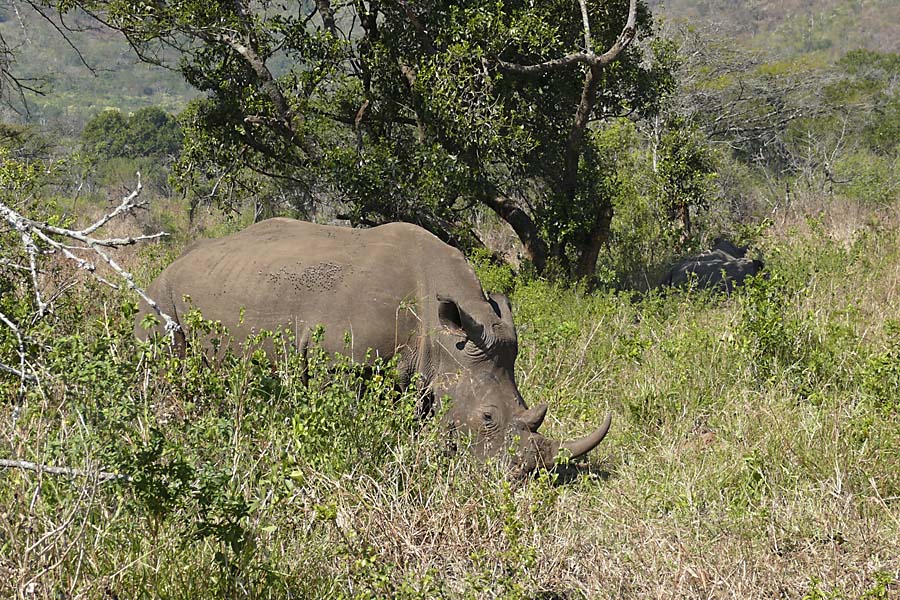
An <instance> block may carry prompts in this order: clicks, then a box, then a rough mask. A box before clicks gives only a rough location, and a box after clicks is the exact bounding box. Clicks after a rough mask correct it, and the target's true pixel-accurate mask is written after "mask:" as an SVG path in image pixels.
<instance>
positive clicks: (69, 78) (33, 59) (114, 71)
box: [0, 5, 196, 133]
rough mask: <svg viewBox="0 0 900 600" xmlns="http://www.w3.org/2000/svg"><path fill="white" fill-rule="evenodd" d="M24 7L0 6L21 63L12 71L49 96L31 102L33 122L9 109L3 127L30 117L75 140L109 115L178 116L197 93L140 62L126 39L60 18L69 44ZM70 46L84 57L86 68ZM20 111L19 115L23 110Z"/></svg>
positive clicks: (1, 29)
mask: <svg viewBox="0 0 900 600" xmlns="http://www.w3.org/2000/svg"><path fill="white" fill-rule="evenodd" d="M18 8H19V10H18V11H17V10H15V5H6V6H3V7H0V35H2V36H3V39H4V40H5V41H6V43H7V45H8V46H9V47H10V48H11V50H12V52H13V54H14V57H15V62H14V64H13V65H12V67H11V69H12V72H13V73H14V74H15V75H16V77H18V78H20V79H32V80H35V81H30V82H29V85H37V84H38V83H39V82H44V85H43V90H44V92H45V95H43V96H34V95H31V94H29V95H28V98H27V104H28V114H27V115H21V114H19V115H16V114H15V112H14V111H12V110H10V109H9V108H4V110H3V113H2V115H0V119H2V120H5V121H20V120H22V119H23V118H27V119H28V120H29V121H30V122H33V123H39V124H43V125H45V126H50V127H52V128H54V129H58V130H61V131H62V132H64V133H69V132H75V133H77V132H80V130H81V128H82V126H83V124H84V122H85V121H86V120H87V119H89V118H90V117H91V116H93V115H94V114H96V113H98V112H100V111H102V110H103V109H104V108H107V107H114V108H118V109H120V110H122V111H124V112H132V111H134V110H136V109H138V108H142V107H145V106H160V107H162V108H164V109H166V110H169V111H177V110H180V108H181V107H183V106H184V104H185V103H186V102H187V100H188V99H189V98H191V97H192V96H193V95H194V94H195V93H196V92H194V91H193V90H192V89H191V88H190V86H188V85H187V84H186V83H184V81H183V80H182V79H181V76H180V75H179V74H178V73H173V72H171V71H168V70H165V69H162V68H158V67H152V66H149V65H146V64H143V63H141V62H140V61H138V59H137V58H136V57H135V55H134V53H133V52H132V51H131V48H130V47H129V46H128V44H127V43H126V42H125V40H124V38H123V37H122V36H121V35H119V34H117V33H115V32H113V31H111V30H109V29H106V28H103V27H102V26H100V25H99V24H98V23H97V22H96V21H94V20H92V19H90V18H89V17H87V16H81V17H76V18H70V17H67V18H66V20H65V21H64V22H62V23H60V22H59V21H58V17H55V20H56V22H57V25H58V26H59V27H60V28H61V29H63V30H64V31H65V32H66V37H68V39H69V40H70V41H71V42H72V44H71V45H70V44H69V43H67V42H66V39H65V38H64V37H63V36H62V35H61V34H60V32H59V31H58V30H57V29H56V28H54V26H53V25H51V24H50V22H48V21H47V20H46V19H45V18H43V17H41V16H40V15H39V14H37V13H36V12H34V11H33V10H32V9H30V8H29V7H28V6H27V5H21V6H19V7H18ZM66 28H67V29H66ZM72 46H74V47H76V48H77V49H78V50H79V51H80V52H81V55H82V57H83V58H84V60H83V61H82V59H81V58H79V56H78V53H77V52H76V51H75V50H73V47H72ZM85 63H86V64H87V65H89V66H90V68H88V66H85ZM91 69H93V72H92V70H91ZM16 108H17V109H19V110H20V111H21V110H22V108H23V107H22V106H19V105H17V106H16Z"/></svg>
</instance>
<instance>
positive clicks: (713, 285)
mask: <svg viewBox="0 0 900 600" xmlns="http://www.w3.org/2000/svg"><path fill="white" fill-rule="evenodd" d="M746 254H747V248H742V247H739V246H735V245H734V244H733V243H731V242H730V241H728V240H725V239H722V238H717V239H716V240H715V244H714V245H713V247H712V249H711V250H708V251H706V252H701V253H700V254H698V255H697V256H691V257H688V258H684V259H682V260H681V261H679V262H678V263H676V264H675V265H674V266H673V267H672V268H671V269H669V271H668V272H667V273H666V276H665V277H664V278H663V281H662V285H670V286H680V285H687V284H692V285H696V286H697V287H699V288H701V289H716V290H720V291H731V290H732V288H734V286H737V285H741V284H743V283H744V280H745V279H747V277H750V276H751V275H756V274H758V273H760V272H761V271H762V270H763V267H764V266H765V265H764V263H763V262H762V261H761V260H755V259H749V258H746Z"/></svg>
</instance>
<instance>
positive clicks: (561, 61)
mask: <svg viewBox="0 0 900 600" xmlns="http://www.w3.org/2000/svg"><path fill="white" fill-rule="evenodd" d="M581 7H582V17H583V18H584V24H585V29H584V39H585V44H586V45H587V48H586V49H585V51H584V52H573V53H571V54H567V55H566V56H563V57H561V58H554V59H551V60H547V61H544V62H542V63H538V64H535V65H520V64H516V63H511V62H506V61H503V60H501V61H498V63H497V64H498V65H499V66H500V68H501V69H503V70H505V71H509V72H511V73H518V74H519V75H543V74H544V73H550V72H553V71H561V70H563V69H568V68H569V67H571V66H573V65H576V64H584V65H588V66H589V67H598V68H603V67H605V66H606V65H608V64H609V63H611V62H612V61H614V60H616V59H617V58H618V57H619V54H621V53H622V51H623V50H624V49H625V48H627V47H628V46H629V44H631V42H632V41H633V40H634V34H635V31H636V30H635V22H636V19H637V0H631V2H630V3H629V5H628V20H627V21H626V22H625V27H623V28H622V33H620V34H619V37H618V38H617V39H616V42H615V43H614V44H613V45H612V46H610V48H609V50H607V51H606V52H604V53H603V54H596V53H594V51H593V49H592V48H591V47H590V44H591V33H590V24H589V22H588V20H587V6H586V5H585V3H584V0H581Z"/></svg>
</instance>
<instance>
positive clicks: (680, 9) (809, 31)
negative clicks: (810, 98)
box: [648, 0, 900, 58]
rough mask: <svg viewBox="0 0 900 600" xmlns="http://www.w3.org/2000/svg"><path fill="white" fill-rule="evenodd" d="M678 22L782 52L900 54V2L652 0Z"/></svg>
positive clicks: (664, 14) (660, 12)
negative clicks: (860, 50) (867, 50)
mask: <svg viewBox="0 0 900 600" xmlns="http://www.w3.org/2000/svg"><path fill="white" fill-rule="evenodd" d="M648 3H649V5H650V6H651V7H653V9H654V12H655V13H656V14H657V15H659V16H662V17H665V18H667V19H670V20H672V21H675V22H688V23H692V24H696V25H700V26H710V27H714V28H719V29H721V31H722V33H726V34H729V35H732V36H735V38H736V39H737V40H738V42H739V43H740V44H743V45H747V46H750V47H755V48H763V47H768V48H770V49H771V50H773V51H775V52H776V53H777V54H802V53H810V52H815V53H822V54H825V55H826V56H828V57H831V58H836V57H838V56H841V55H843V54H844V53H845V52H847V51H848V50H853V49H857V48H866V49H869V50H878V51H881V52H900V2H898V0H748V1H743V0H649V2H648Z"/></svg>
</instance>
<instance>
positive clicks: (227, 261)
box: [135, 219, 609, 477]
mask: <svg viewBox="0 0 900 600" xmlns="http://www.w3.org/2000/svg"><path fill="white" fill-rule="evenodd" d="M148 292H149V294H150V297H151V298H153V299H155V300H156V301H157V302H158V303H159V304H160V308H161V309H162V310H163V311H164V312H166V313H167V314H169V315H170V316H172V317H173V318H174V319H175V320H176V321H177V322H179V324H181V325H182V327H183V326H184V323H183V322H182V321H181V319H182V317H183V315H184V314H185V313H186V311H188V310H190V308H191V307H193V308H197V309H199V310H200V311H201V313H202V314H203V317H204V318H206V319H211V320H220V321H221V322H222V323H223V324H224V325H225V326H227V327H228V329H229V331H230V332H231V333H232V335H233V336H234V338H235V339H236V340H243V339H244V338H246V336H247V335H249V334H251V333H252V332H253V331H260V330H263V329H266V330H276V329H279V328H281V329H289V330H293V331H294V332H296V337H297V344H298V346H299V351H300V352H303V353H305V352H306V350H307V348H308V346H309V343H310V331H311V330H312V329H314V328H315V327H316V326H317V325H324V327H325V336H324V339H323V341H322V346H323V348H324V349H325V350H326V351H327V352H338V353H341V354H345V355H349V356H350V358H352V359H354V360H357V361H362V360H365V356H366V350H367V349H371V350H372V351H373V354H374V355H376V356H381V357H385V358H387V357H390V356H393V355H395V354H397V353H399V354H400V356H399V377H400V384H401V386H403V387H407V386H408V385H409V384H410V382H411V381H413V375H415V374H417V373H418V374H421V378H419V380H417V381H418V385H419V386H421V391H422V392H423V395H424V396H425V398H426V401H425V406H426V412H428V411H429V410H430V409H431V408H435V409H436V408H437V407H433V406H432V405H431V402H432V401H431V399H434V398H437V399H439V400H440V399H441V398H444V397H445V396H446V397H449V398H450V399H451V403H450V406H449V407H448V408H447V409H446V410H444V411H441V412H442V413H443V414H444V415H445V417H444V418H445V419H446V422H447V425H448V426H449V427H450V428H451V429H452V430H454V431H455V432H457V433H459V434H461V435H463V436H465V437H467V438H468V439H471V440H472V444H473V445H472V448H473V451H474V452H475V454H476V455H477V456H479V457H481V458H486V457H491V456H495V457H500V458H501V459H505V458H506V457H507V456H509V455H511V464H510V471H511V475H512V476H514V477H517V476H523V475H526V474H528V473H530V472H531V471H533V470H534V469H535V468H537V467H541V466H545V465H552V464H553V463H554V461H555V458H556V456H557V454H559V453H560V452H561V450H563V449H564V450H565V453H567V454H571V455H572V456H576V457H577V456H580V455H582V454H585V453H586V452H588V451H590V450H591V449H592V448H594V447H595V446H596V445H597V444H599V443H600V441H601V440H602V439H603V437H604V436H605V435H606V432H607V431H608V429H609V417H607V419H606V421H605V422H604V424H603V425H602V426H601V427H600V428H599V429H597V430H596V431H594V432H593V433H591V434H589V435H587V436H585V437H584V438H581V439H578V440H574V441H570V442H562V443H560V442H557V441H553V440H550V439H548V438H545V437H544V436H543V435H541V434H540V433H538V432H537V429H538V427H539V426H540V424H541V422H542V421H543V419H544V415H545V414H546V411H547V407H546V405H545V404H539V405H537V406H535V407H533V408H531V409H529V408H528V407H527V406H526V405H525V402H524V400H523V399H522V396H521V394H520V393H519V390H518V388H517V387H516V381H515V377H514V366H515V361H516V355H517V353H518V346H517V341H516V328H515V325H514V324H513V318H512V311H511V307H510V304H509V300H507V298H506V297H505V296H503V295H501V294H491V295H490V296H487V297H486V296H485V294H484V292H483V291H482V289H481V284H480V283H479V281H478V279H477V278H476V276H475V273H474V271H473V270H472V268H471V267H470V266H469V264H468V263H467V262H466V260H465V257H464V256H463V255H462V253H460V252H459V251H458V250H456V249H454V248H451V247H450V246H447V245H446V244H444V243H443V242H441V241H440V240H438V239H437V238H436V237H435V236H433V235H432V234H430V233H428V232H427V231H425V230H424V229H421V228H419V227H416V226H414V225H410V224H406V223H392V224H388V225H382V226H381V227H375V228H373V229H367V230H355V229H349V228H344V227H329V226H322V225H314V224H311V223H304V222H301V221H295V220H291V219H271V220H268V221H263V222H262V223H258V224H255V225H253V226H251V227H248V228H247V229H245V230H244V231H241V232H240V233H237V234H235V235H232V236H229V237H226V238H222V239H218V240H207V241H203V242H200V243H197V244H194V245H193V246H191V247H190V248H188V250H187V251H186V252H185V253H184V254H183V255H182V256H181V257H180V258H179V259H178V260H176V261H175V262H174V263H172V264H171V265H170V266H169V267H168V268H167V269H166V270H165V271H163V272H162V274H160V276H159V277H158V278H157V279H156V281H154V282H153V284H152V285H151V286H150V288H149V289H148ZM186 295H187V296H189V297H190V306H189V305H188V304H187V303H186V302H185V299H184V297H185V296H186ZM242 310H243V313H244V317H243V323H240V322H239V320H240V314H241V311H242ZM147 314H152V310H151V309H150V307H149V306H147V305H142V306H141V310H140V313H139V314H138V316H137V320H136V327H135V331H136V333H137V335H138V336H139V337H142V338H146V337H148V335H149V334H150V332H148V331H147V330H144V329H143V327H141V325H140V324H141V322H142V320H143V318H144V316H145V315H147ZM345 335H349V339H350V344H349V346H348V345H347V344H346V343H345ZM176 345H178V346H180V347H181V348H183V345H184V335H183V334H182V333H177V334H176ZM510 448H513V449H514V452H508V449H510Z"/></svg>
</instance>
